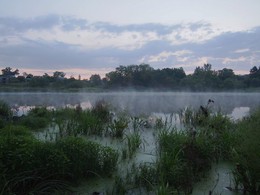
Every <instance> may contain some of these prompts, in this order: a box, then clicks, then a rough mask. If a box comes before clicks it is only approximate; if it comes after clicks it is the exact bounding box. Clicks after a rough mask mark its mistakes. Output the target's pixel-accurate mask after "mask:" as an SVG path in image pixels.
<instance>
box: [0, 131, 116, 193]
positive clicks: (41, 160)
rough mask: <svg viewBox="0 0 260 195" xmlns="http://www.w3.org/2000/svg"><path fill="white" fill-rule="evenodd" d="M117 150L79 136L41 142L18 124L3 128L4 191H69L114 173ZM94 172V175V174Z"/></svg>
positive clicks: (1, 176) (0, 155) (0, 184)
mask: <svg viewBox="0 0 260 195" xmlns="http://www.w3.org/2000/svg"><path fill="white" fill-rule="evenodd" d="M117 160H118V153H117V152H116V151H115V150H113V149H111V148H109V147H104V146H101V145H99V144H97V143H93V142H90V141H86V140H84V139H82V138H77V137H71V136H68V137H65V138H62V139H59V140H58V141H57V142H41V141H39V140H37V139H36V138H35V137H34V136H33V135H32V133H31V132H30V131H29V130H28V129H26V128H24V127H19V126H7V127H5V128H4V129H1V130H0V167H1V169H0V180H1V182H0V189H2V193H3V194H10V193H19V194H30V193H33V192H37V193H38V192H39V194H40V193H41V192H42V193H43V192H44V193H46V192H50V191H52V192H55V191H57V190H60V189H63V190H67V188H66V186H67V182H73V183H75V182H76V183H77V182H79V181H80V180H82V179H88V178H91V177H94V176H95V175H96V174H98V175H104V176H111V175H112V173H113V172H114V171H115V170H116V167H117ZM93 173H95V174H93Z"/></svg>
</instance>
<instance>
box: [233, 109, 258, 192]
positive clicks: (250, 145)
mask: <svg viewBox="0 0 260 195" xmlns="http://www.w3.org/2000/svg"><path fill="white" fill-rule="evenodd" d="M237 129H238V139H237V142H236V145H235V148H234V152H233V155H234V161H235V163H236V168H235V170H234V171H233V174H234V178H235V184H236V188H239V187H241V188H242V189H243V191H244V193H252V194H259V193H260V163H259V162H260V152H259V151H260V141H259V137H260V108H258V109H256V110H255V111H254V112H253V113H252V114H251V116H249V117H246V118H244V119H243V120H242V121H240V122H239V123H238V124H237Z"/></svg>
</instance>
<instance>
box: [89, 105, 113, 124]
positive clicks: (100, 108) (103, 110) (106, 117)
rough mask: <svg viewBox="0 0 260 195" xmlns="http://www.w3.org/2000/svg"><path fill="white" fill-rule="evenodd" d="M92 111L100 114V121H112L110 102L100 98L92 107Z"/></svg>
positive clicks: (97, 114)
mask: <svg viewBox="0 0 260 195" xmlns="http://www.w3.org/2000/svg"><path fill="white" fill-rule="evenodd" d="M91 112H92V113H93V114H95V115H96V116H98V118H99V119H100V121H102V122H103V123H107V122H110V121H111V114H110V110H109V104H108V103H107V102H105V101H104V100H99V101H97V102H96V104H95V105H94V106H93V108H92V109H91Z"/></svg>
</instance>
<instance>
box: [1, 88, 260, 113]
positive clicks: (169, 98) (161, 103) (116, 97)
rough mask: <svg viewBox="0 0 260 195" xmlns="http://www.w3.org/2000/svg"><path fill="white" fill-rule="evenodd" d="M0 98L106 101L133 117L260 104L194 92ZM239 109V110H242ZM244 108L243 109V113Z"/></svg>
mask: <svg viewBox="0 0 260 195" xmlns="http://www.w3.org/2000/svg"><path fill="white" fill-rule="evenodd" d="M0 99H1V100H3V101H5V102H7V103H8V104H9V105H10V106H12V107H13V106H16V107H19V106H46V107H48V106H51V107H56V108H59V107H66V106H75V105H78V104H80V105H81V106H82V107H83V108H90V107H91V106H93V105H95V103H96V102H97V101H100V100H104V101H106V102H107V103H109V104H110V105H111V107H112V109H114V110H127V111H128V112H129V113H130V114H132V115H140V114H145V115H150V114H151V113H173V112H175V113H176V112H178V111H179V110H180V109H184V108H186V107H192V108H195V109H196V108H199V106H200V105H202V106H206V105H207V103H208V100H209V99H212V100H214V103H213V104H211V105H210V108H211V109H212V110H213V111H221V112H223V113H224V114H228V115H232V113H233V114H234V113H238V114H239V111H241V112H242V111H244V112H249V110H252V109H253V108H255V107H257V106H259V105H260V93H238V92H229V93H225V92H222V93H205V92H203V93H193V92H110V93H58V92H57V93H45V92H39V93H36V92H32V93H0ZM239 109H240V110H239ZM241 109H242V110H241Z"/></svg>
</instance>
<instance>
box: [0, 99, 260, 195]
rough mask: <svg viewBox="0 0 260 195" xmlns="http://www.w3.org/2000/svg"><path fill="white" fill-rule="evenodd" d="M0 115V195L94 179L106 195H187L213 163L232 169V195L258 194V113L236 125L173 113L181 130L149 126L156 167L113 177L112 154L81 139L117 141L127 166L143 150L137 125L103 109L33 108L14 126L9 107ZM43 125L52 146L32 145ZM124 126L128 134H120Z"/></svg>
mask: <svg viewBox="0 0 260 195" xmlns="http://www.w3.org/2000/svg"><path fill="white" fill-rule="evenodd" d="M0 115H1V121H0V125H1V127H0V190H1V191H0V194H17V193H18V194H41V193H47V194H50V193H54V194H55V193H56V194H59V193H65V192H70V191H71V189H72V188H71V187H70V186H71V185H72V184H75V183H76V184H77V183H80V182H81V181H82V180H86V179H90V178H93V177H95V176H98V177H112V179H113V180H114V186H113V187H112V191H109V192H108V193H111V194H125V193H127V192H129V191H131V190H132V189H139V192H140V193H148V192H155V193H156V194H179V193H184V194H191V193H192V189H193V186H194V184H195V183H196V182H198V181H199V180H200V179H201V178H202V177H204V176H205V175H206V174H207V172H208V171H209V170H210V169H211V165H212V163H216V162H218V161H219V160H225V161H229V162H232V163H234V164H236V165H237V166H236V168H235V169H234V170H232V171H233V175H234V178H235V184H236V186H235V188H236V189H232V190H243V191H244V192H245V193H252V194H257V193H259V188H260V187H259V183H260V167H259V164H260V163H259V162H260V155H259V152H257V151H260V142H259V140H258V138H259V136H260V109H258V110H256V111H255V112H253V113H252V114H251V115H250V116H249V117H247V118H244V119H243V120H241V121H239V122H233V121H231V120H230V119H229V118H228V117H226V116H224V115H223V114H221V113H210V111H209V114H207V115H205V112H202V111H201V110H200V109H198V110H192V109H186V110H184V111H182V112H180V115H181V116H180V118H181V121H182V123H183V129H182V130H178V129H175V128H172V127H171V125H169V124H167V121H166V122H163V121H162V119H158V120H157V121H156V123H155V125H154V126H152V125H149V128H150V130H152V131H153V132H154V136H155V138H156V140H157V142H156V147H157V160H156V161H155V162H154V163H142V164H140V165H135V164H133V165H132V166H131V167H130V169H127V170H126V171H127V173H126V174H122V173H120V171H118V170H117V163H118V162H119V163H120V161H119V159H120V158H119V153H118V151H116V150H113V149H111V148H110V147H104V146H101V145H100V144H97V143H94V142H92V141H89V140H88V136H92V135H95V136H100V137H107V136H109V137H111V138H112V139H118V140H121V141H122V143H125V144H126V146H125V147H124V148H123V149H122V158H121V159H122V161H124V162H126V161H130V160H131V159H132V158H133V157H134V155H135V153H136V151H137V150H138V148H139V147H140V146H141V145H142V140H141V137H140V132H141V131H142V128H143V127H144V124H146V123H145V122H144V121H143V120H142V119H139V118H137V117H134V118H133V117H130V116H127V115H119V116H112V115H111V112H110V108H109V105H107V104H106V103H105V102H97V104H96V105H95V106H94V107H93V108H92V109H88V110H82V109H81V108H80V107H79V106H78V107H76V108H63V109H58V110H48V109H46V108H43V107H37V108H34V109H32V110H31V111H30V112H29V113H28V115H27V116H23V117H20V118H18V119H15V120H14V118H12V116H11V111H10V107H9V106H8V105H7V104H5V103H4V102H1V103H0ZM146 125H147V124H146ZM50 126H53V127H54V128H55V129H56V130H57V131H56V132H55V135H54V139H51V140H44V139H36V138H35V136H34V134H33V132H35V131H42V129H46V128H49V127H50ZM129 126H132V127H133V129H132V130H133V132H132V133H129V132H128V133H127V132H126V130H127V129H128V128H129ZM209 193H210V192H209ZM211 193H212V192H211Z"/></svg>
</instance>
